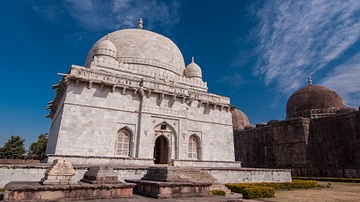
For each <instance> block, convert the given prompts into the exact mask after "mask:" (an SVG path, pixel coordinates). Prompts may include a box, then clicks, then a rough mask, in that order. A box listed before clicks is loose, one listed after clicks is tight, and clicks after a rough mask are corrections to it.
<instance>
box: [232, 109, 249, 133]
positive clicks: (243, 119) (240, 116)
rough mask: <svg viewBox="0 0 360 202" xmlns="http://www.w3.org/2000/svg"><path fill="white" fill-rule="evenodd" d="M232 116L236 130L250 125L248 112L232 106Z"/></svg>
mask: <svg viewBox="0 0 360 202" xmlns="http://www.w3.org/2000/svg"><path fill="white" fill-rule="evenodd" d="M230 111H231V118H232V124H233V129H234V130H240V129H244V128H245V127H246V126H248V125H250V121H249V118H248V117H247V116H246V114H245V113H244V112H242V111H240V110H238V109H236V108H235V107H233V108H231V110H230Z"/></svg>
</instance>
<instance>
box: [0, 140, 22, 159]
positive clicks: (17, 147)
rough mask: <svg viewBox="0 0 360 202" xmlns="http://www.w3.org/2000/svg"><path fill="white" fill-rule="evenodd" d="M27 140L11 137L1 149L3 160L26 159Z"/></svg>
mask: <svg viewBox="0 0 360 202" xmlns="http://www.w3.org/2000/svg"><path fill="white" fill-rule="evenodd" d="M24 142H25V139H23V138H22V137H20V136H11V137H10V139H9V140H8V141H7V142H6V143H5V144H4V146H3V147H1V148H0V158H2V159H23V158H24V157H25V145H24Z"/></svg>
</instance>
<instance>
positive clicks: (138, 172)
mask: <svg viewBox="0 0 360 202" xmlns="http://www.w3.org/2000/svg"><path fill="white" fill-rule="evenodd" d="M49 166H50V164H38V165H0V188H1V187H4V186H5V185H6V184H7V183H9V182H10V181H40V179H41V178H43V177H44V174H45V171H46V169H48V167H49ZM74 169H75V172H76V174H75V178H76V180H77V181H79V180H81V179H82V178H83V176H84V173H85V172H86V171H87V169H88V167H87V166H85V165H74ZM201 169H203V170H206V171H207V172H208V173H210V174H211V175H212V176H213V177H214V178H215V179H216V180H217V181H218V182H220V183H223V184H225V183H230V182H289V181H291V171H290V170H284V169H253V168H201ZM113 170H114V172H116V173H118V179H119V180H120V181H124V180H125V179H141V178H142V177H143V176H144V175H145V174H146V173H147V167H144V166H143V167H141V166H126V167H124V166H123V167H114V168H113Z"/></svg>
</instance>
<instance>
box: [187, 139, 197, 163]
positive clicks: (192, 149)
mask: <svg viewBox="0 0 360 202" xmlns="http://www.w3.org/2000/svg"><path fill="white" fill-rule="evenodd" d="M188 158H189V159H198V140H197V138H196V137H195V136H194V135H192V136H190V138H189V147H188Z"/></svg>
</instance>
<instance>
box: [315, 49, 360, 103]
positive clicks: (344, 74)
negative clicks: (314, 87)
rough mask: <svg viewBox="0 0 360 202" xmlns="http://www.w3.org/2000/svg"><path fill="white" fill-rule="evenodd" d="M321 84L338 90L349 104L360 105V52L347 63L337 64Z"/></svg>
mask: <svg viewBox="0 0 360 202" xmlns="http://www.w3.org/2000/svg"><path fill="white" fill-rule="evenodd" d="M320 84H321V85H323V86H326V87H329V88H331V89H334V90H336V91H337V92H338V93H339V94H340V95H341V96H342V97H343V98H344V100H345V103H346V104H347V105H348V106H352V107H359V106H360V89H359V86H360V53H358V54H356V55H354V56H353V57H352V58H351V59H350V60H349V61H347V62H346V63H344V64H342V65H339V66H337V67H336V68H335V69H334V70H333V71H332V72H330V73H329V74H328V75H326V77H325V78H324V79H323V80H322V81H320Z"/></svg>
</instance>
